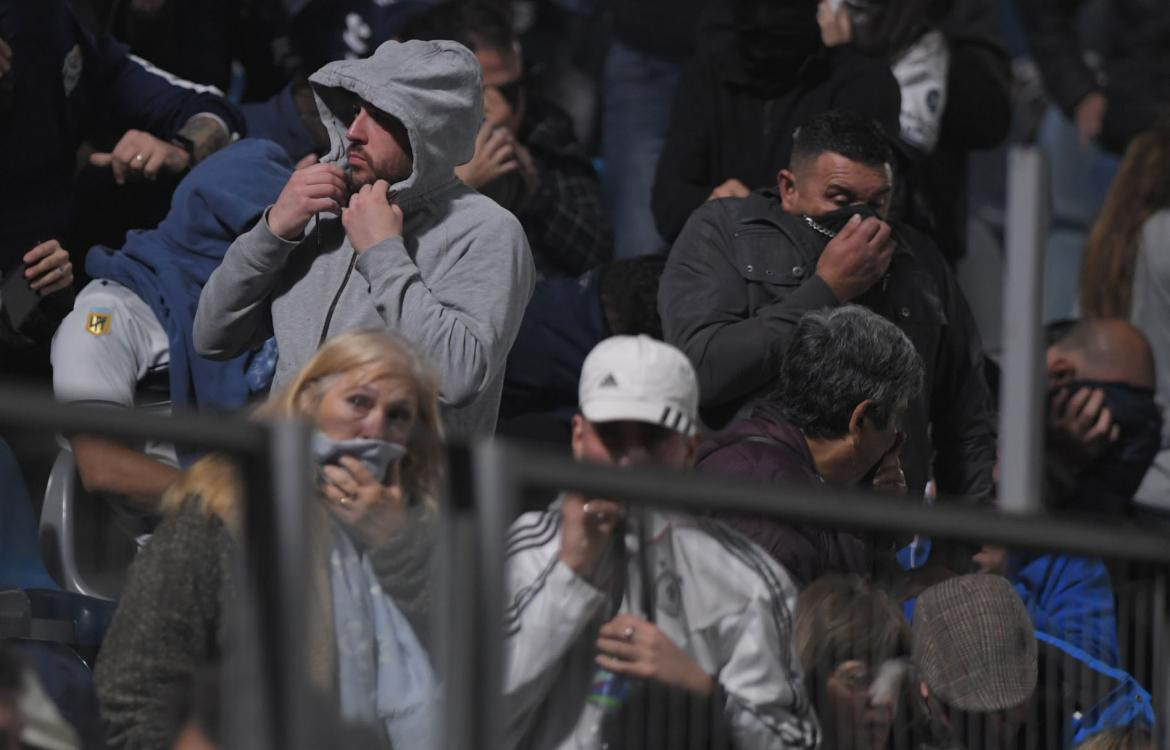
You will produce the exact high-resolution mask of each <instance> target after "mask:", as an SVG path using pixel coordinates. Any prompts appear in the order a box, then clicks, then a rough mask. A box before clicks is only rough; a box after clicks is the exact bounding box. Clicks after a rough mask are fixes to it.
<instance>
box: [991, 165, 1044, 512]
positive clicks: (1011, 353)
mask: <svg viewBox="0 0 1170 750" xmlns="http://www.w3.org/2000/svg"><path fill="white" fill-rule="evenodd" d="M1047 184H1048V179H1047V165H1046V164H1045V160H1044V156H1043V154H1041V153H1040V152H1039V151H1038V150H1036V149H1034V148H1030V147H1022V146H1020V147H1015V148H1013V149H1012V150H1011V153H1010V155H1009V158H1008V189H1007V264H1006V265H1007V267H1006V272H1005V274H1004V276H1005V278H1004V287H1005V288H1004V295H1003V311H1004V312H1003V321H1004V336H1003V363H1002V368H1001V369H1002V379H1001V381H1000V382H1001V386H1000V424H999V463H1000V475H999V490H1000V494H999V507H1001V508H1003V509H1004V510H1007V511H1011V512H1015V513H1027V512H1035V511H1037V510H1039V509H1040V507H1041V489H1042V481H1043V476H1042V471H1043V467H1044V461H1043V456H1044V404H1045V400H1044V381H1045V379H1044V350H1045V346H1044V337H1043V327H1042V318H1043V309H1044V236H1045V233H1046V232H1047V227H1048V203H1047V201H1048V188H1047Z"/></svg>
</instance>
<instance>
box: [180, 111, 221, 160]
mask: <svg viewBox="0 0 1170 750" xmlns="http://www.w3.org/2000/svg"><path fill="white" fill-rule="evenodd" d="M179 135H181V136H183V137H184V138H190V139H191V143H193V144H194V145H195V151H194V153H193V154H192V156H193V157H194V160H195V161H194V163H193V164H192V166H194V164H198V163H199V162H201V161H203V160H204V159H206V158H207V157H209V156H211V155H212V154H214V153H215V152H216V151H219V150H220V149H221V148H223V147H224V146H227V145H228V144H229V143H231V142H232V136H231V133H229V132H228V131H227V129H226V128H225V127H224V122H223V121H222V120H220V119H219V117H216V116H213V115H210V114H198V115H195V116H194V117H192V118H191V119H190V120H187V122H186V123H184V124H183V127H182V128H180V129H179Z"/></svg>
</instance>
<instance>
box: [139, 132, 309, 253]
mask: <svg viewBox="0 0 1170 750" xmlns="http://www.w3.org/2000/svg"><path fill="white" fill-rule="evenodd" d="M292 168H293V165H292V163H291V162H290V161H289V158H288V154H287V153H286V152H285V150H284V149H283V148H281V147H280V146H278V145H276V144H275V143H273V142H272V141H266V140H262V139H258V138H245V139H243V140H241V141H237V142H236V143H233V144H231V145H230V146H228V147H227V148H225V149H221V150H220V151H217V152H215V153H214V154H212V155H211V156H209V157H207V159H205V160H204V161H202V162H200V163H199V165H198V166H196V167H195V168H194V169H192V170H191V172H190V173H189V174H188V175H187V176H186V177H185V178H183V180H182V181H181V182H179V185H178V187H176V188H175V194H174V196H172V198H171V210H170V211H169V212H168V213H167V216H166V218H165V219H163V221H162V222H161V223H160V224H159V226H158V229H159V230H160V233H161V234H162V235H165V236H166V237H168V238H170V239H171V240H173V241H174V242H176V243H177V244H178V245H179V246H180V247H182V248H184V251H185V253H186V254H193V255H201V256H206V257H212V258H222V257H223V253H224V251H225V250H226V249H227V245H225V244H224V238H235V237H238V236H239V235H241V234H243V233H244V232H246V231H248V230H249V229H251V228H252V227H253V226H254V225H255V224H256V222H257V221H258V220H259V219H260V215H261V214H262V213H264V209H265V208H267V207H268V206H270V205H272V203H273V201H275V200H276V197H277V196H278V195H280V191H281V189H282V188H283V187H284V184H285V183H286V182H288V178H289V177H290V176H291V175H292ZM229 244H230V241H229Z"/></svg>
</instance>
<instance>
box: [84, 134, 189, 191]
mask: <svg viewBox="0 0 1170 750" xmlns="http://www.w3.org/2000/svg"><path fill="white" fill-rule="evenodd" d="M89 163H90V164H93V165H94V166H95V167H109V168H110V169H112V170H113V171H114V181H115V182H117V183H118V184H119V185H124V184H126V180H127V179H129V180H153V179H155V178H157V177H158V174H159V172H168V173H171V174H178V173H180V172H182V171H183V170H185V169H187V168H188V167H190V166H191V155H190V154H188V153H187V152H186V151H184V150H183V149H181V148H179V147H178V146H176V145H174V144H173V143H167V142H166V141H163V140H159V139H158V138H155V137H154V136H153V135H151V134H150V133H146V132H144V131H141V130H127V131H126V134H125V135H123V136H122V139H121V140H119V141H118V145H116V146H114V150H113V151H110V152H109V153H96V154H91V155H90V157H89Z"/></svg>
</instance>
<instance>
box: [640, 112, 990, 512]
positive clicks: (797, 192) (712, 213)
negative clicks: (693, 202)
mask: <svg viewBox="0 0 1170 750" xmlns="http://www.w3.org/2000/svg"><path fill="white" fill-rule="evenodd" d="M890 158H891V156H890V149H889V146H888V145H887V144H886V142H885V140H884V138H883V136H882V133H881V131H880V130H879V129H878V127H877V126H876V125H875V124H874V123H873V122H872V121H870V120H869V119H868V118H866V117H864V116H862V115H858V114H855V113H850V112H828V113H824V114H821V115H817V116H815V117H813V118H812V119H811V120H809V122H808V123H806V124H805V125H804V126H803V127H802V128H801V130H800V132H799V134H798V135H797V137H796V139H795V142H794V145H793V158H792V168H791V170H788V169H785V170H781V172H780V176H779V193H777V192H774V191H759V192H756V193H753V194H752V195H751V196H750V197H748V198H745V199H727V200H719V201H712V202H710V203H708V204H706V205H705V206H703V207H702V208H701V209H699V210H698V211H696V212H695V214H694V215H693V216H692V217H691V219H690V221H689V222H688V223H687V226H686V228H685V229H684V230H683V233H682V234H681V235H680V236H679V239H678V241H677V242H676V243H675V245H674V248H673V250H672V252H671V256H670V259H669V260H668V262H667V265H666V270H665V272H664V274H663V277H662V283H661V286H660V288H659V295H658V306H659V311H660V312H661V314H662V327H663V333H664V335H665V338H666V340H667V341H668V342H670V343H672V344H674V345H676V346H678V347H679V348H681V349H682V350H683V351H685V352H686V353H687V355H688V356H689V357H690V358H691V360H692V361H693V362H694V363H695V365H696V369H697V370H698V373H699V380H700V382H701V384H702V394H703V404H702V406H703V418H704V420H705V421H706V422H707V423H708V425H709V426H711V427H722V426H723V425H725V424H726V423H727V422H728V421H729V420H730V419H731V418H732V417H733V416H734V415H735V414H736V412H738V411H740V410H741V409H745V408H746V407H750V405H751V404H752V403H754V402H755V401H758V400H759V399H760V398H761V397H762V396H763V395H764V394H765V393H767V391H768V390H769V389H770V388H771V387H772V384H773V382H774V381H775V379H776V376H777V374H778V372H779V369H780V365H781V363H782V362H783V359H784V351H785V348H786V346H787V344H788V342H789V341H790V340H791V338H792V333H793V330H794V329H795V326H796V323H797V321H799V319H800V317H801V316H802V315H803V314H804V313H805V312H807V311H809V310H817V309H821V308H825V307H836V306H838V305H841V304H844V303H846V302H849V301H854V302H856V303H858V304H861V305H864V306H865V307H868V308H870V309H871V310H873V311H874V312H877V313H878V314H879V315H882V316H883V317H886V318H888V319H890V320H892V321H894V323H895V324H897V325H898V327H899V328H901V329H902V330H903V331H904V332H905V333H906V334H907V336H909V338H910V340H911V341H912V342H914V346H915V348H916V349H917V350H918V352H919V354H920V355H921V356H922V358H923V361H924V364H925V368H926V377H925V385H924V387H923V389H922V392H921V393H920V394H919V396H918V397H917V398H914V399H912V400H911V402H910V404H909V406H908V408H907V411H906V419H905V431H906V433H907V444H906V452H905V454H904V456H903V463H904V465H905V468H906V477H907V483H908V486H909V489H910V492H911V493H912V494H919V493H921V491H922V489H923V487H924V486H925V484H926V480H927V479H928V478H929V476H931V475H932V474H933V476H934V478H935V479H936V480H937V483H938V489H939V492H940V493H943V494H952V495H968V496H974V497H985V496H987V495H988V494H989V493H990V491H991V486H992V482H991V469H992V465H993V464H994V462H995V424H994V421H993V410H992V405H991V398H990V393H989V392H988V388H987V384H986V383H985V381H984V379H983V366H982V361H983V354H982V347H981V344H980V340H979V334H978V332H977V331H976V329H975V323H974V321H973V320H972V318H971V313H970V311H969V310H968V308H967V303H966V301H965V300H964V298H963V296H962V293H961V292H960V291H959V288H958V286H957V285H956V283H955V280H954V277H953V276H952V275H951V273H950V271H949V270H948V269H947V267H946V264H945V262H944V261H943V259H942V256H941V255H940V254H939V253H938V251H937V249H936V248H935V247H934V246H933V244H932V243H931V242H930V240H929V239H927V238H926V237H924V236H922V235H920V234H918V233H916V232H914V231H913V230H910V229H908V228H902V227H899V228H898V229H897V231H896V232H895V231H894V230H893V229H892V228H891V227H890V225H888V224H886V223H885V222H884V221H883V220H882V219H881V218H880V216H881V215H882V214H884V212H885V210H886V207H887V202H888V200H889V194H890V190H891V187H892V186H891V182H892V180H891V177H890V169H889V163H890ZM863 216H864V217H866V218H864V220H863ZM932 455H933V456H934V462H933V471H932V467H931V457H932Z"/></svg>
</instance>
